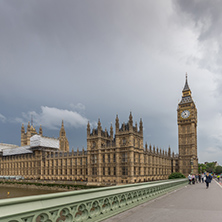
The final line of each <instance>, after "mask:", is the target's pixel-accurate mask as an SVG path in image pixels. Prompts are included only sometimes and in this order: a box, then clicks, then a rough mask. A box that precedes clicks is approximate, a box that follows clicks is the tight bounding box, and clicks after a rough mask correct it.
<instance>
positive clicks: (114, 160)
mask: <svg viewBox="0 0 222 222" xmlns="http://www.w3.org/2000/svg"><path fill="white" fill-rule="evenodd" d="M113 162H114V163H115V162H116V154H115V153H114V154H113Z"/></svg>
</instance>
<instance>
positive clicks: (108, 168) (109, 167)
mask: <svg viewBox="0 0 222 222" xmlns="http://www.w3.org/2000/svg"><path fill="white" fill-rule="evenodd" d="M108 175H110V167H108Z"/></svg>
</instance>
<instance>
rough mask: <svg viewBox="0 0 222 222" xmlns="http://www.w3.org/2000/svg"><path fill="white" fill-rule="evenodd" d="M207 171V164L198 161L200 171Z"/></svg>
mask: <svg viewBox="0 0 222 222" xmlns="http://www.w3.org/2000/svg"><path fill="white" fill-rule="evenodd" d="M205 171H206V165H205V164H203V163H198V172H199V173H204V172H205Z"/></svg>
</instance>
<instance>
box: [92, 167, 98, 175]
mask: <svg viewBox="0 0 222 222" xmlns="http://www.w3.org/2000/svg"><path fill="white" fill-rule="evenodd" d="M92 175H97V168H96V167H93V168H92Z"/></svg>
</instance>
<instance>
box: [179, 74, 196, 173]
mask: <svg viewBox="0 0 222 222" xmlns="http://www.w3.org/2000/svg"><path fill="white" fill-rule="evenodd" d="M177 123H178V144H179V171H180V172H181V173H183V174H184V175H185V176H187V175H188V174H189V173H193V174H197V173H198V158H197V109H196V106H195V103H194V101H193V99H192V96H191V90H190V88H189V85H188V82H187V75H186V82H185V86H184V88H183V91H182V99H181V101H180V103H179V104H178V108H177Z"/></svg>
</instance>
